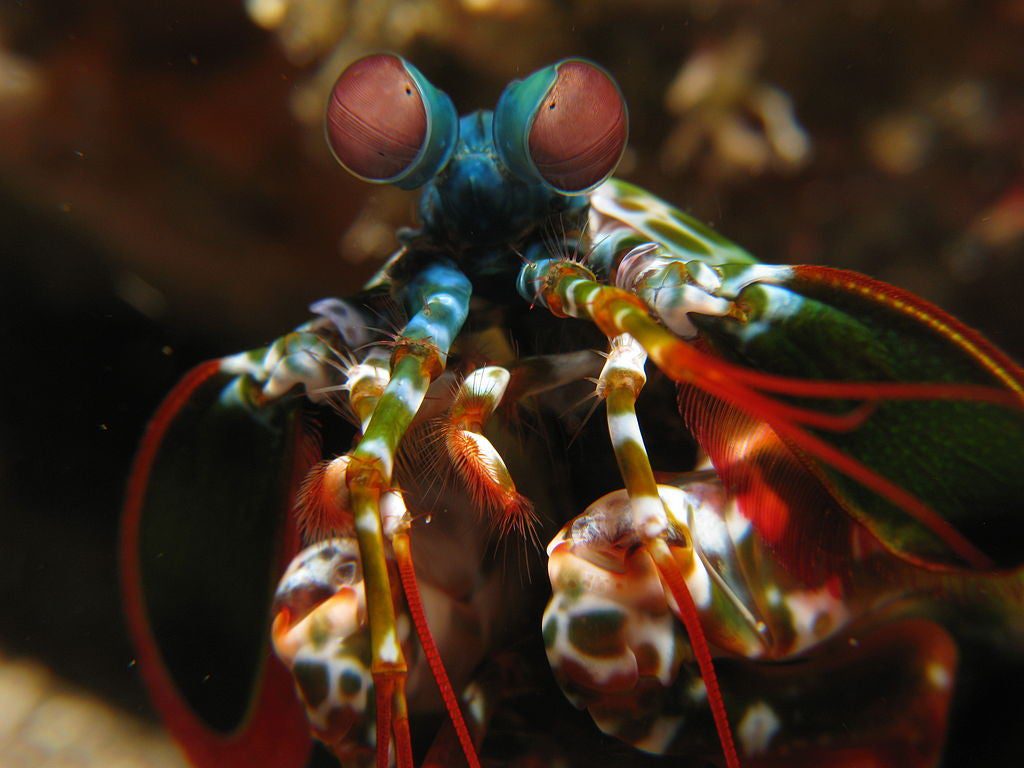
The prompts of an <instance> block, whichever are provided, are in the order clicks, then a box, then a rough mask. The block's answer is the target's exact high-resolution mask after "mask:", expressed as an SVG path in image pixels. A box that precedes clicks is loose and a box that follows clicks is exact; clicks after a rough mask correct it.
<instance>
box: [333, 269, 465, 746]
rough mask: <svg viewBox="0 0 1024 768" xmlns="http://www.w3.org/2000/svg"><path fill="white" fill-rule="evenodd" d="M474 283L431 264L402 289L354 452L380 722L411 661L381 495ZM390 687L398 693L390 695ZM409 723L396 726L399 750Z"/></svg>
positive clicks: (394, 704)
mask: <svg viewBox="0 0 1024 768" xmlns="http://www.w3.org/2000/svg"><path fill="white" fill-rule="evenodd" d="M470 293H471V289H470V284H469V281H468V280H467V279H466V277H465V276H464V275H463V274H462V273H461V272H460V271H459V270H457V269H456V268H455V267H453V266H449V265H447V264H442V263H437V264H433V265H431V266H429V267H427V268H426V269H424V270H423V271H421V272H420V274H419V275H418V276H417V277H416V278H415V279H414V280H413V281H412V282H410V283H409V284H408V285H407V286H405V289H404V292H403V295H404V299H405V304H406V306H407V308H408V309H409V311H410V313H411V314H412V319H411V320H410V321H409V323H408V324H407V325H406V326H405V328H404V329H403V330H402V333H401V334H400V335H399V336H398V338H397V339H396V341H395V348H394V352H393V354H392V368H391V379H390V381H389V382H388V385H387V387H386V388H385V389H384V392H383V394H382V395H381V396H380V399H379V401H378V402H377V403H376V405H375V407H374V409H373V412H372V414H371V415H370V418H369V422H368V423H367V425H366V429H365V431H364V433H363V437H362V439H361V440H360V441H359V444H358V445H357V446H356V448H355V450H354V451H353V452H352V458H351V461H350V463H349V466H348V469H347V472H346V482H347V484H348V491H349V495H350V499H351V505H352V512H353V516H354V520H355V529H356V537H357V539H358V541H359V551H360V554H361V556H362V566H363V574H364V578H365V588H366V604H367V612H368V616H369V622H370V638H371V649H372V653H371V657H372V662H371V670H372V672H373V676H374V680H375V682H376V683H377V690H378V692H379V693H380V694H381V695H380V696H378V700H377V707H378V710H377V712H378V714H377V719H378V727H379V728H380V729H388V728H389V727H390V722H391V715H392V713H394V715H395V720H396V724H399V723H402V722H403V718H404V717H405V712H406V707H405V696H404V680H405V675H406V670H407V667H406V662H405V658H404V656H403V653H402V649H401V646H400V644H399V639H398V635H397V628H396V621H395V608H394V603H393V601H392V592H391V584H390V580H389V578H388V567H387V559H386V556H385V550H384V531H383V528H382V523H381V501H382V497H383V495H384V494H386V493H387V492H388V491H389V490H391V486H392V475H393V472H394V465H395V456H396V453H397V451H398V446H399V443H400V442H401V439H402V437H403V435H404V434H405V432H406V430H407V429H408V427H409V424H410V423H411V422H412V419H413V417H414V416H415V415H416V412H417V410H419V407H420V405H421V404H422V402H423V398H424V396H425V395H426V391H427V387H428V386H429V384H430V382H431V380H432V379H433V378H434V377H436V376H437V375H438V374H440V373H441V371H442V370H443V369H444V365H445V361H446V359H447V355H448V351H449V349H450V347H451V344H452V341H453V340H454V339H455V336H456V335H457V334H458V332H459V330H460V329H461V328H462V324H463V323H464V322H465V320H466V316H467V314H468V312H469V298H470ZM385 691H392V692H393V693H394V699H393V701H392V700H391V698H390V697H389V696H386V695H385V693H384V692H385ZM386 733H387V731H386V730H382V732H381V733H380V734H379V738H378V752H377V756H378V763H380V764H385V763H386V761H387V747H386V746H384V745H386V744H387V743H388V738H387V735H386ZM407 740H408V739H407V729H405V730H404V732H403V729H398V730H396V744H397V745H398V747H399V749H400V751H404V750H403V747H404V745H405V743H407Z"/></svg>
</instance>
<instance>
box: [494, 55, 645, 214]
mask: <svg viewBox="0 0 1024 768" xmlns="http://www.w3.org/2000/svg"><path fill="white" fill-rule="evenodd" d="M628 134H629V118H628V116H627V112H626V103H625V101H624V100H623V98H622V93H621V92H620V91H619V87H618V85H616V83H615V81H614V80H613V79H612V77H611V75H609V74H608V73H607V72H606V71H605V70H603V69H602V68H601V67H598V66H597V65H596V64H592V63H591V62H589V61H584V60H583V59H563V60H562V61H560V62H558V63H557V64H553V65H551V66H550V67H545V68H544V69H541V70H539V71H537V72H534V73H533V74H532V75H530V76H529V77H527V78H526V79H525V80H516V81H514V82H512V83H510V84H509V85H508V87H506V88H505V91H504V93H502V94H501V98H500V99H499V100H498V106H497V108H496V109H495V111H494V144H495V147H496V148H497V150H498V155H499V157H501V160H502V162H503V163H504V164H505V166H506V167H507V168H508V170H509V171H511V172H512V173H514V174H515V175H516V176H518V177H519V178H521V179H523V180H524V181H528V182H540V183H542V184H544V185H545V186H546V187H548V188H549V189H552V190H554V191H555V192H558V193H560V194H563V195H580V194H584V193H585V192H589V191H590V190H591V189H593V188H594V187H596V186H598V185H599V184H601V183H602V182H603V181H604V180H605V179H607V178H608V177H609V176H611V174H612V173H613V172H614V171H615V167H616V166H617V165H618V164H619V160H620V159H622V153H623V152H624V151H625V149H626V140H627V138H628Z"/></svg>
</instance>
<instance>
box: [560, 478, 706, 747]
mask: <svg viewBox="0 0 1024 768" xmlns="http://www.w3.org/2000/svg"><path fill="white" fill-rule="evenodd" d="M613 496H615V500H617V501H619V502H620V503H619V504H617V505H616V504H613V505H610V506H609V505H608V504H607V503H605V502H607V501H608V500H609V497H605V498H604V499H602V500H600V501H598V502H597V503H595V504H594V505H592V506H591V507H590V509H589V510H588V511H587V512H585V513H584V514H583V515H581V516H580V517H578V518H576V519H575V520H573V521H572V522H571V523H569V525H567V526H566V527H565V528H563V529H562V531H561V533H559V534H558V536H556V537H555V539H554V540H553V541H552V542H551V544H550V545H549V547H548V555H549V560H548V574H549V576H550V578H551V585H552V593H553V594H552V598H551V601H550V602H549V603H548V607H547V610H546V611H545V612H544V619H543V625H542V626H543V633H544V645H545V648H546V649H547V655H548V661H549V662H550V664H551V668H552V670H553V671H554V673H555V677H556V679H557V680H558V682H559V685H560V686H561V687H562V690H563V691H564V692H565V694H566V696H568V697H569V699H570V700H571V701H572V702H573V703H574V704H575V705H576V706H577V707H580V708H586V709H588V710H589V711H590V713H591V714H592V716H593V717H594V720H595V721H596V722H597V724H598V726H599V727H600V728H601V730H603V731H604V732H605V733H609V734H613V735H617V736H620V737H624V736H623V735H624V734H627V733H628V734H630V735H629V736H628V737H627V738H626V740H627V741H629V742H630V743H632V744H634V745H636V746H640V747H641V748H644V749H647V750H649V751H652V752H662V751H663V750H664V747H665V744H663V743H661V742H660V741H659V740H658V737H657V732H658V731H659V729H660V727H659V725H658V723H659V722H660V720H661V718H662V715H663V712H664V703H665V697H666V695H667V693H668V691H670V689H671V687H672V685H673V683H674V682H675V680H676V679H677V677H678V674H679V669H680V666H681V664H682V663H683V662H684V661H687V660H689V661H692V654H691V653H690V649H689V645H688V643H687V642H686V637H685V635H684V633H683V631H682V627H681V625H680V624H679V622H678V621H676V619H675V617H674V616H673V614H672V612H671V610H670V609H669V605H668V601H667V600H666V599H665V592H664V589H663V588H662V586H661V583H660V581H659V580H658V574H657V571H656V569H655V567H654V564H653V563H652V562H651V559H650V557H649V556H648V555H647V553H646V551H644V549H643V548H642V547H641V546H640V543H639V539H638V537H637V536H636V535H635V533H634V532H633V531H632V527H631V524H630V522H629V521H628V519H626V518H624V517H623V516H622V515H619V514H617V513H618V512H619V511H621V508H622V503H621V502H622V500H623V499H624V497H625V492H618V493H617V494H613ZM612 507H615V508H612ZM702 703H703V702H702Z"/></svg>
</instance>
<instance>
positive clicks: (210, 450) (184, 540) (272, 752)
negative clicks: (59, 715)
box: [121, 361, 315, 768]
mask: <svg viewBox="0 0 1024 768" xmlns="http://www.w3.org/2000/svg"><path fill="white" fill-rule="evenodd" d="M228 386H231V377H230V376H228V375H226V374H224V373H222V372H221V370H220V363H219V362H218V361H212V362H209V363H205V364H203V365H200V366H199V367H197V368H196V369H194V370H193V371H192V372H190V373H189V374H188V375H187V376H186V377H185V379H184V380H183V381H182V382H181V383H179V384H178V386H177V387H176V388H175V389H174V390H173V391H172V392H171V393H170V395H169V396H168V397H167V399H166V400H165V401H164V402H163V404H162V405H161V406H160V409H159V410H158V411H157V413H156V415H155V416H154V417H153V420H152V421H151V423H150V425H149V428H148V429H147V432H146V435H145V438H144V439H143V442H142V446H141V447H140V449H139V453H138V455H137V457H136V459H135V464H134V467H133V469H132V474H131V477H130V480H129V485H128V493H127V500H126V504H125V511H124V518H123V523H122V533H121V579H122V591H123V596H124V601H125V609H126V613H127V618H128V626H129V630H130V632H131V636H132V640H133V642H134V644H135V647H136V650H137V653H138V661H139V669H140V671H141V674H142V678H143V681H144V682H145V684H146V687H147V689H148V690H149V694H150V696H151V698H152V700H153V702H154V705H155V706H156V708H157V710H158V711H159V712H160V715H161V716H162V717H163V719H164V721H165V723H166V724H167V727H168V729H169V730H170V731H171V733H172V734H173V735H174V737H175V738H176V739H177V740H178V742H179V743H180V744H181V746H182V748H183V749H184V750H185V752H186V754H187V755H188V757H189V759H190V760H191V761H192V762H193V763H194V764H195V765H197V766H200V768H234V767H235V766H237V767H238V768H242V767H243V766H245V768H251V766H257V765H258V766H274V767H279V768H290V767H292V766H295V767H298V766H302V765H304V764H305V762H306V759H307V756H308V754H309V749H310V738H309V729H308V725H307V723H306V719H305V716H304V714H303V711H302V708H301V707H300V705H299V704H298V702H297V700H296V697H295V693H294V686H293V683H292V680H291V676H290V675H289V674H288V672H287V671H286V670H285V669H284V667H282V666H281V664H280V663H279V662H278V661H277V660H276V658H274V657H273V656H272V654H271V653H270V652H269V643H268V638H269V621H270V617H269V606H270V603H271V599H272V596H273V589H274V584H275V581H276V579H277V577H278V576H279V575H280V573H281V571H283V569H284V566H285V564H286V563H287V560H288V558H290V557H291V555H292V554H294V552H295V551H296V549H297V545H298V543H299V542H298V532H297V530H296V528H295V526H294V524H293V523H292V522H291V521H290V520H289V516H288V515H287V514H286V513H287V512H288V510H289V509H290V507H291V503H292V499H293V496H294V490H295V488H296V486H297V480H298V479H299V478H301V477H302V475H303V474H304V472H305V468H306V467H307V466H308V464H309V463H310V460H311V453H312V452H311V451H310V450H309V449H308V441H309V439H310V436H309V435H307V434H306V432H305V430H304V428H303V419H302V413H301V410H300V408H301V401H299V400H298V399H293V400H287V401H281V402H279V403H275V404H272V405H270V406H268V407H266V408H263V409H260V410H254V409H252V408H251V407H250V406H248V405H244V404H243V403H242V401H240V400H239V399H237V398H231V397H223V396H222V393H223V392H224V390H225V387H228ZM314 442H315V440H314Z"/></svg>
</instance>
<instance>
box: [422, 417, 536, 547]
mask: <svg viewBox="0 0 1024 768" xmlns="http://www.w3.org/2000/svg"><path fill="white" fill-rule="evenodd" d="M442 432H443V439H444V444H445V448H446V449H447V451H448V456H449V458H450V459H451V462H452V466H453V467H454V469H455V472H456V474H458V476H459V477H460V478H462V481H463V482H464V483H465V485H466V487H467V489H468V490H469V495H470V498H471V499H472V501H473V505H474V506H475V507H476V508H477V509H478V510H480V511H481V512H488V513H491V514H492V516H493V522H494V525H495V527H496V528H497V529H498V530H499V531H500V532H501V533H502V534H507V533H509V532H513V531H514V532H516V533H519V534H522V535H526V536H530V537H531V538H532V537H534V536H535V533H534V528H535V525H536V520H537V518H536V514H535V513H534V509H533V504H532V503H531V502H530V501H529V499H527V498H526V497H525V496H523V495H522V494H521V493H519V492H518V491H517V490H516V486H515V483H514V482H513V481H512V478H511V476H510V475H509V473H508V469H507V468H506V467H505V463H504V462H503V461H502V460H501V456H500V455H499V454H498V452H497V451H496V450H495V449H494V446H493V445H491V443H490V441H489V440H488V439H487V438H486V437H484V436H483V435H481V434H479V433H477V432H469V431H467V430H464V429H461V428H460V427H459V426H457V425H456V424H454V423H450V422H449V423H445V424H444V425H443V426H442Z"/></svg>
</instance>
